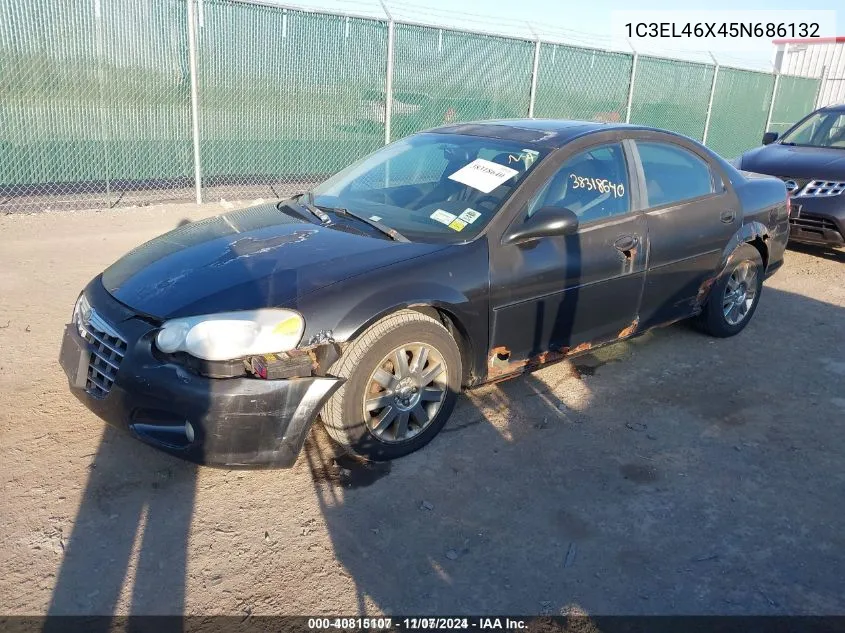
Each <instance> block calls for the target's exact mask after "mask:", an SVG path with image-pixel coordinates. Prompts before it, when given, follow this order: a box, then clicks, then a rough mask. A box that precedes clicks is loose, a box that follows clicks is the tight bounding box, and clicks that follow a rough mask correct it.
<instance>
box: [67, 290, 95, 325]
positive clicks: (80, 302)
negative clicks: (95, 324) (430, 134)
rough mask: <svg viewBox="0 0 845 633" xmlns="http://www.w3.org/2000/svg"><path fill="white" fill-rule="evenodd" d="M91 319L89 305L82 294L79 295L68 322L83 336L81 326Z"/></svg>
mask: <svg viewBox="0 0 845 633" xmlns="http://www.w3.org/2000/svg"><path fill="white" fill-rule="evenodd" d="M90 317H91V304H90V303H88V299H87V298H86V297H85V295H84V294H81V295H79V298H78V299H77V300H76V303H75V304H74V306H73V314H72V315H71V317H70V322H71V323H73V324H74V325H76V328H77V329H78V330H79V333H80V334H81V335H84V332H83V330H82V324H83V323H87V322H88V319H89V318H90Z"/></svg>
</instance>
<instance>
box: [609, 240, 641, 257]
mask: <svg viewBox="0 0 845 633" xmlns="http://www.w3.org/2000/svg"><path fill="white" fill-rule="evenodd" d="M639 243H640V238H639V237H637V236H636V235H621V236H619V237H618V238H616V241H615V242H614V243H613V246H614V247H616V250H617V251H620V252H621V253H624V254H625V257H631V255H632V251H633V250H634V249H635V248H636V247H637V244H639Z"/></svg>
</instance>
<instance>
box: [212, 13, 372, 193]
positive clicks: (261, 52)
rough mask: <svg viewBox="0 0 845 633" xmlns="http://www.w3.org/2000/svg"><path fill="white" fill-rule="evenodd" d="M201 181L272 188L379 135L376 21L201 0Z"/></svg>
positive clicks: (241, 189) (231, 188) (307, 175)
mask: <svg viewBox="0 0 845 633" xmlns="http://www.w3.org/2000/svg"><path fill="white" fill-rule="evenodd" d="M199 33H200V36H199V37H200V43H199V59H200V63H199V99H200V121H201V129H200V147H201V162H202V171H203V181H204V185H205V186H206V187H216V188H220V187H225V189H226V190H227V191H228V194H227V195H232V196H245V195H261V196H270V197H272V196H274V194H278V195H280V194H281V191H280V189H279V185H282V184H286V185H287V186H288V188H289V189H299V188H302V187H301V185H302V184H303V183H304V182H306V181H309V180H314V179H319V178H322V177H325V175H327V174H331V173H332V172H334V171H337V170H339V169H340V168H342V167H344V166H346V165H347V164H349V163H350V162H351V161H353V160H354V159H356V158H358V157H360V156H362V155H363V154H366V153H368V152H371V151H373V150H374V149H376V148H377V147H380V146H381V145H382V144H383V143H384V105H383V103H384V101H383V91H384V80H385V69H386V65H387V25H386V23H384V22H378V21H369V20H361V19H355V18H346V17H340V16H332V15H323V14H317V13H305V12H299V11H291V10H285V9H282V8H276V7H267V6H262V5H251V4H244V3H236V2H229V1H225V0H206V1H205V6H204V23H203V27H202V28H201V29H200V30H199Z"/></svg>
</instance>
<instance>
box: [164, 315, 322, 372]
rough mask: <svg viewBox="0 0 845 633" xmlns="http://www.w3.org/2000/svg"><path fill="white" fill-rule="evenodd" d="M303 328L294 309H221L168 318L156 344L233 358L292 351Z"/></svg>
mask: <svg viewBox="0 0 845 633" xmlns="http://www.w3.org/2000/svg"><path fill="white" fill-rule="evenodd" d="M304 331H305V321H304V319H303V318H302V315H300V314H299V313H298V312H294V311H293V310H284V309H275V308H268V309H264V310H249V311H244V312H222V313H220V314H207V315H204V316H196V317H186V318H184V319H173V320H171V321H167V322H166V323H165V324H164V326H163V327H162V328H161V330H160V331H159V333H158V334H157V335H156V347H158V348H159V349H160V350H161V351H162V352H165V353H167V354H172V353H173V352H187V353H188V354H190V355H191V356H196V357H197V358H202V359H204V360H233V359H236V358H243V357H245V356H253V355H258V354H270V353H273V352H286V351H288V350H292V349H293V348H295V347H296V346H297V345H298V344H299V340H300V339H301V338H302V333H303V332H304Z"/></svg>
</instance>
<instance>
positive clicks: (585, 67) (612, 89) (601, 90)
mask: <svg viewBox="0 0 845 633" xmlns="http://www.w3.org/2000/svg"><path fill="white" fill-rule="evenodd" d="M632 66H633V56H632V55H627V54H625V53H610V52H607V51H599V50H592V49H588V48H576V47H572V46H561V45H558V44H541V45H540V59H539V65H538V73H537V96H536V102H535V106H534V115H535V116H538V117H542V118H552V117H555V118H564V119H586V120H588V121H610V122H613V121H624V120H625V116H626V108H627V105H628V91H629V87H630V82H631V68H632Z"/></svg>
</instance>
